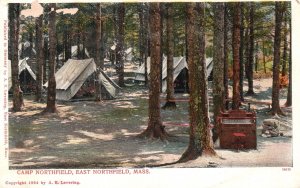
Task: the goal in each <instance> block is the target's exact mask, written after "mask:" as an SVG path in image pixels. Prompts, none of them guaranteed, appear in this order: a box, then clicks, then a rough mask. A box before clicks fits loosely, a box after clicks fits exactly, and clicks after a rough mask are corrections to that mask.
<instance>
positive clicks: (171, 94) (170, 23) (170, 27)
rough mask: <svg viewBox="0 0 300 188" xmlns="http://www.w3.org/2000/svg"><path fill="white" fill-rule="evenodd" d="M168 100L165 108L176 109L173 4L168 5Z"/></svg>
mask: <svg viewBox="0 0 300 188" xmlns="http://www.w3.org/2000/svg"><path fill="white" fill-rule="evenodd" d="M166 6H167V50H168V53H167V102H166V104H165V105H164V106H163V109H174V108H176V103H175V101H174V82H173V72H174V70H173V63H174V62H173V58H174V30H173V25H174V24H173V16H174V13H173V4H172V3H168V4H167V5H166Z"/></svg>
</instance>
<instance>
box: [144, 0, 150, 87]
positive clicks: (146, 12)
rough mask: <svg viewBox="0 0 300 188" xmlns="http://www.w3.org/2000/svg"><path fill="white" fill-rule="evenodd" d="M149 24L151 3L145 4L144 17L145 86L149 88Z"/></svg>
mask: <svg viewBox="0 0 300 188" xmlns="http://www.w3.org/2000/svg"><path fill="white" fill-rule="evenodd" d="M149 22H150V17H149V3H146V4H145V15H144V23H145V33H144V36H145V41H144V42H145V43H144V45H145V59H144V63H145V86H148V65H147V59H148V57H149V55H150V45H149V42H150V41H149V38H150V37H149V33H150V26H149Z"/></svg>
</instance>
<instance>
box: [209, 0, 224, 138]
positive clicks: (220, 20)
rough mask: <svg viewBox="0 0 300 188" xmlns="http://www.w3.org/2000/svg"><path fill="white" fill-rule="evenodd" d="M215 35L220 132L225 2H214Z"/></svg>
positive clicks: (216, 106)
mask: <svg viewBox="0 0 300 188" xmlns="http://www.w3.org/2000/svg"><path fill="white" fill-rule="evenodd" d="M213 12H214V37H213V52H214V54H213V60H214V67H213V78H214V79H213V88H212V90H213V112H214V116H213V117H214V124H215V128H214V131H213V132H216V133H217V137H218V135H219V133H220V125H219V124H217V118H218V116H219V114H220V113H221V112H223V111H224V105H225V101H224V99H225V97H224V3H214V4H213Z"/></svg>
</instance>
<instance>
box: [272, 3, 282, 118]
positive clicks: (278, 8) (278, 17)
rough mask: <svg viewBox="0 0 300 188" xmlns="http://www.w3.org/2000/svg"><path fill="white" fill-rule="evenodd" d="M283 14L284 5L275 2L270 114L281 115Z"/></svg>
mask: <svg viewBox="0 0 300 188" xmlns="http://www.w3.org/2000/svg"><path fill="white" fill-rule="evenodd" d="M283 12H284V4H283V3H282V2H275V37H274V60H273V84H272V109H271V111H272V114H273V115H275V114H283V112H282V111H281V108H280V104H279V89H280V82H279V65H280V43H281V24H282V17H283Z"/></svg>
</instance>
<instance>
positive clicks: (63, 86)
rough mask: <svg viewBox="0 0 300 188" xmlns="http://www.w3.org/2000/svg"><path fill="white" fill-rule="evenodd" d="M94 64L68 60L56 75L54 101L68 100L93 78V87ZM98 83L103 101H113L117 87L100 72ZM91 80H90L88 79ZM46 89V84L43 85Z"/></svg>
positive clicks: (86, 61) (92, 60) (92, 62)
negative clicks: (99, 83)
mask: <svg viewBox="0 0 300 188" xmlns="http://www.w3.org/2000/svg"><path fill="white" fill-rule="evenodd" d="M95 73H96V64H95V62H94V59H92V58H91V59H84V60H75V59H69V60H68V61H67V62H66V63H65V64H64V65H63V66H62V67H61V68H60V69H59V70H58V71H57V72H56V73H55V80H56V99H58V100H63V101H67V100H70V99H71V98H72V97H74V96H75V94H76V93H77V92H78V91H79V89H81V87H82V86H83V84H84V83H85V82H86V81H87V80H88V79H89V78H91V76H94V77H93V79H92V81H91V82H92V83H90V84H92V85H93V86H94V80H95ZM99 78H100V82H101V87H102V89H101V91H102V93H101V94H102V97H103V99H113V98H115V97H116V94H117V91H118V89H119V86H117V84H115V83H114V82H113V81H112V80H111V79H110V78H109V77H108V76H107V75H106V74H105V73H104V72H103V71H102V70H100V75H99ZM90 80H91V79H90ZM44 86H45V87H48V83H46V84H45V85H44Z"/></svg>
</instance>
